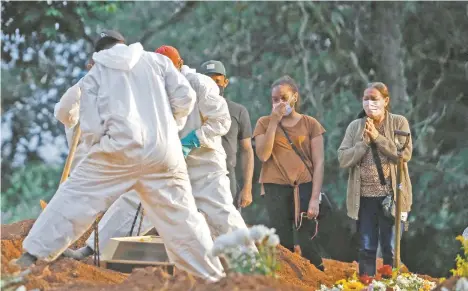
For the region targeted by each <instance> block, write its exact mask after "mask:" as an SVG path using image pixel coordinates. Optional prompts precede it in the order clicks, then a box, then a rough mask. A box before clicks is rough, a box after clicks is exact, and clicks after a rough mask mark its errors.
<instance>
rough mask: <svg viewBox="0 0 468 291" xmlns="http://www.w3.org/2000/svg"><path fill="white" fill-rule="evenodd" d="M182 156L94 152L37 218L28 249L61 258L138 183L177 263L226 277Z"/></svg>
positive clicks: (148, 212)
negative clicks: (160, 159) (158, 158)
mask: <svg viewBox="0 0 468 291" xmlns="http://www.w3.org/2000/svg"><path fill="white" fill-rule="evenodd" d="M176 156H177V157H179V156H180V158H177V159H175V160H176V161H175V163H174V161H173V162H172V166H168V165H167V163H162V164H161V163H159V164H154V163H153V164H149V165H142V164H141V163H137V164H135V163H133V164H126V163H121V162H120V160H116V159H113V158H112V157H113V156H112V155H110V154H107V153H103V152H92V151H91V153H90V154H89V155H88V156H87V157H86V158H85V159H84V160H83V161H82V162H81V163H80V164H79V165H78V166H77V168H76V169H75V170H74V171H73V172H72V173H71V176H70V178H69V179H68V180H67V181H66V182H64V183H63V184H62V185H61V186H60V187H59V189H58V191H57V193H56V194H55V195H54V197H53V198H52V200H51V201H50V203H49V204H48V206H47V207H46V208H45V209H44V212H42V213H41V215H40V216H39V218H38V219H37V220H36V222H35V223H34V225H33V227H32V229H31V231H30V232H29V234H28V236H27V237H26V239H25V240H24V242H23V249H24V250H25V251H26V252H28V253H29V254H31V255H34V256H35V257H37V258H39V259H43V260H46V261H53V260H55V259H56V258H57V257H58V256H59V255H60V254H61V253H62V252H63V251H64V250H65V249H66V248H67V247H68V246H69V245H70V244H72V243H73V242H74V241H76V240H77V239H78V238H79V237H80V236H81V235H83V234H84V232H85V231H86V230H87V229H89V227H90V226H91V225H92V223H93V221H94V219H95V218H96V216H97V214H98V213H99V212H101V211H104V210H106V209H107V208H108V207H109V206H110V205H111V204H112V203H113V202H114V201H115V200H116V199H117V197H119V196H120V195H121V194H122V193H126V192H128V191H129V190H131V189H132V188H135V190H137V191H138V192H139V194H140V199H141V201H142V205H143V207H144V209H145V211H146V215H147V216H148V218H149V219H150V221H151V222H152V223H153V225H154V226H155V227H156V229H158V231H159V232H160V234H161V236H162V238H163V240H164V243H165V245H166V248H169V249H170V250H171V252H170V254H171V258H170V259H171V260H172V261H173V262H174V263H175V264H176V267H177V268H179V269H181V270H184V271H187V272H189V273H192V274H194V275H196V276H199V277H201V278H203V279H205V280H210V281H215V280H218V279H219V278H220V277H222V276H223V274H222V266H221V264H220V262H219V260H218V259H217V258H213V257H212V256H211V254H210V250H211V248H212V246H213V241H212V240H211V237H210V232H209V229H208V225H207V224H206V222H205V220H204V219H203V216H202V215H201V214H200V213H198V212H197V209H196V206H195V201H194V199H193V197H192V196H191V195H190V193H191V187H190V182H189V179H188V176H187V172H186V170H185V167H184V166H183V163H184V161H183V157H182V154H180V155H176ZM178 159H180V160H181V161H180V162H178V161H177V160H178ZM173 160H174V159H173ZM143 171H144V172H143Z"/></svg>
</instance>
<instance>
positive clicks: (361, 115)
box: [357, 82, 390, 119]
mask: <svg viewBox="0 0 468 291" xmlns="http://www.w3.org/2000/svg"><path fill="white" fill-rule="evenodd" d="M371 88H372V89H375V90H377V91H379V93H380V94H382V97H384V98H387V97H388V98H390V94H388V88H387V85H385V84H384V83H382V82H372V83H369V84H367V87H366V90H367V89H371ZM385 109H386V110H387V111H389V112H390V100H389V101H388V104H387V106H386V107H385ZM366 116H367V114H366V111H365V110H364V109H362V110H361V112H359V114H358V115H357V118H358V119H360V118H364V117H366Z"/></svg>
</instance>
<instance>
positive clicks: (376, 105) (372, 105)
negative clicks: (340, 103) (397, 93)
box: [362, 99, 385, 116]
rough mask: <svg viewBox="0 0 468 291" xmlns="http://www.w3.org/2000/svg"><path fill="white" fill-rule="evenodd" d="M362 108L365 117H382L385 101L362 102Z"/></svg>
mask: <svg viewBox="0 0 468 291" xmlns="http://www.w3.org/2000/svg"><path fill="white" fill-rule="evenodd" d="M362 106H363V107H364V110H365V111H366V114H367V115H372V116H379V115H382V114H383V113H384V111H385V101H384V100H383V99H380V100H375V101H374V100H365V101H362Z"/></svg>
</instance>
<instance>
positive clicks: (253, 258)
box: [212, 225, 280, 276]
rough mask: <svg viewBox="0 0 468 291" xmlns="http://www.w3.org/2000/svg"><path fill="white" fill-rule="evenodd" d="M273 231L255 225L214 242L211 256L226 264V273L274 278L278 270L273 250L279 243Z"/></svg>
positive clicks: (228, 234)
mask: <svg viewBox="0 0 468 291" xmlns="http://www.w3.org/2000/svg"><path fill="white" fill-rule="evenodd" d="M275 232H276V230H275V229H274V228H271V229H270V228H267V227H265V226H263V225H256V226H253V227H252V228H250V229H239V230H236V231H233V232H230V233H227V234H224V235H221V236H219V237H218V238H216V239H215V241H214V245H213V249H212V254H213V255H214V256H220V257H221V258H224V259H225V260H226V261H227V263H228V266H227V267H228V270H226V272H236V273H241V274H259V275H267V276H275V272H276V271H277V270H278V269H279V262H278V260H277V259H276V256H277V254H276V246H277V245H278V244H279V242H280V240H279V237H278V235H276V234H275Z"/></svg>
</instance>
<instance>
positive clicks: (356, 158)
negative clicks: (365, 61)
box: [338, 82, 412, 276]
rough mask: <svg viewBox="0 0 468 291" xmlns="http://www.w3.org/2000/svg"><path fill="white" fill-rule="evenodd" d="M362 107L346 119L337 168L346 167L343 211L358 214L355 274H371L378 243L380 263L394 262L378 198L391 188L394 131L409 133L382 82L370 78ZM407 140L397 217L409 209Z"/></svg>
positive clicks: (388, 222) (389, 224)
mask: <svg viewBox="0 0 468 291" xmlns="http://www.w3.org/2000/svg"><path fill="white" fill-rule="evenodd" d="M362 102H363V108H364V110H363V111H362V112H361V113H360V114H359V116H358V119H356V120H354V121H353V122H351V124H350V125H349V126H348V128H347V129H346V134H345V137H344V139H343V142H342V143H341V146H340V148H339V149H338V159H339V162H340V166H341V167H342V168H349V169H350V172H349V179H348V194H347V209H348V216H350V217H351V218H353V219H357V222H358V229H359V235H360V241H361V247H360V251H359V273H360V275H361V276H362V275H368V276H374V275H375V268H376V262H375V261H376V255H377V246H378V244H379V242H380V245H381V248H382V255H383V260H384V264H385V265H390V266H392V265H393V248H394V246H393V244H394V227H393V226H394V219H393V218H392V217H387V216H385V214H384V211H383V207H382V202H383V200H384V199H385V197H386V196H389V195H394V193H395V192H396V168H397V159H398V156H397V146H396V145H397V144H403V143H404V141H403V140H400V138H397V139H395V138H394V131H395V130H402V131H406V132H410V129H409V125H408V121H407V120H406V118H405V117H403V116H401V115H396V114H391V113H390V112H389V111H388V108H389V104H390V96H389V94H388V89H387V86H385V84H383V83H380V82H376V83H371V84H369V86H368V87H367V88H366V90H365V91H364V96H363V97H362ZM411 153H412V143H411V140H410V142H409V144H408V146H407V148H406V149H405V150H404V152H403V160H404V162H405V164H404V172H403V175H402V176H403V179H402V180H403V181H402V211H404V213H403V215H402V220H406V217H407V214H408V212H409V211H410V208H411V201H412V199H411V197H412V194H411V181H410V179H409V175H408V166H407V163H406V162H408V161H409V160H410V158H411Z"/></svg>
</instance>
